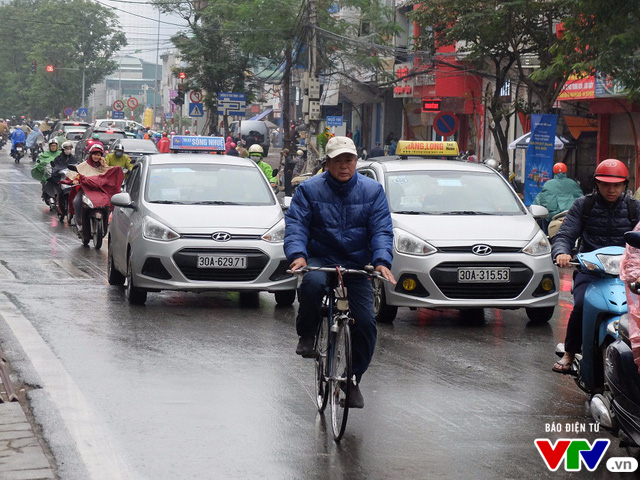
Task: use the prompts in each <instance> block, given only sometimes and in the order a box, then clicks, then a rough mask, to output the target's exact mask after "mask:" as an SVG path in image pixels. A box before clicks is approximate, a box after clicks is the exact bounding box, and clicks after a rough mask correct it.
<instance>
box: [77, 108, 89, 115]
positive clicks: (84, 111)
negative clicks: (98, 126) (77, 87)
mask: <svg viewBox="0 0 640 480" xmlns="http://www.w3.org/2000/svg"><path fill="white" fill-rule="evenodd" d="M78 116H79V117H88V116H89V109H88V108H85V107H82V108H79V109H78Z"/></svg>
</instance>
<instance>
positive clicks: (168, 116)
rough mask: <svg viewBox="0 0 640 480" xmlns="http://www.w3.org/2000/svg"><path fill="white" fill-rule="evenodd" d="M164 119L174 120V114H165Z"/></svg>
mask: <svg viewBox="0 0 640 480" xmlns="http://www.w3.org/2000/svg"><path fill="white" fill-rule="evenodd" d="M164 118H173V113H171V112H167V113H165V114H164Z"/></svg>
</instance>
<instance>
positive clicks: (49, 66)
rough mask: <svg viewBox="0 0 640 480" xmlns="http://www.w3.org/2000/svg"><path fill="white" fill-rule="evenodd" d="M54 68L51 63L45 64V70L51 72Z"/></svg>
mask: <svg viewBox="0 0 640 480" xmlns="http://www.w3.org/2000/svg"><path fill="white" fill-rule="evenodd" d="M54 70H55V68H54V67H53V65H47V72H49V73H52V72H53V71H54Z"/></svg>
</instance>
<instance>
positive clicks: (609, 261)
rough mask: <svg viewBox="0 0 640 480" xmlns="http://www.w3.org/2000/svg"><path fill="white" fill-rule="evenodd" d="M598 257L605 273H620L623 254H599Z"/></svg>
mask: <svg viewBox="0 0 640 480" xmlns="http://www.w3.org/2000/svg"><path fill="white" fill-rule="evenodd" d="M596 257H598V260H600V263H601V264H602V269H603V270H604V273H606V274H608V275H619V274H620V262H621V261H622V255H604V254H598V255H596Z"/></svg>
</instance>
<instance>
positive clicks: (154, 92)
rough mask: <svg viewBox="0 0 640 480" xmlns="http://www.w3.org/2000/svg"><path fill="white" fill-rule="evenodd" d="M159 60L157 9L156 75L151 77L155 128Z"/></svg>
mask: <svg viewBox="0 0 640 480" xmlns="http://www.w3.org/2000/svg"><path fill="white" fill-rule="evenodd" d="M159 58H160V9H158V39H157V42H156V73H155V76H154V77H153V86H154V88H153V122H152V123H153V126H154V127H155V123H156V118H157V117H158V111H157V105H158V90H159V88H158V60H159Z"/></svg>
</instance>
